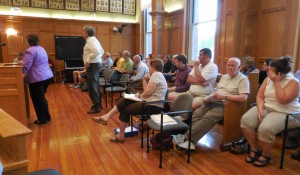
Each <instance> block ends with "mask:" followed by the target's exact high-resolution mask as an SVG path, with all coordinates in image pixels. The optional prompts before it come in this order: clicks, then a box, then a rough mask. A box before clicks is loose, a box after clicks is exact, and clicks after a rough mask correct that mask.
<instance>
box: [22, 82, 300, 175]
mask: <svg viewBox="0 0 300 175" xmlns="http://www.w3.org/2000/svg"><path fill="white" fill-rule="evenodd" d="M47 99H48V103H49V108H50V113H51V115H52V120H51V122H49V123H47V124H45V125H42V126H37V125H33V124H32V123H33V121H34V120H35V119H36V117H35V113H34V109H33V107H32V104H31V117H30V123H31V124H30V125H29V128H30V129H32V131H33V133H32V134H30V135H29V136H28V137H27V154H28V160H29V166H28V170H29V172H31V171H34V170H39V169H45V168H53V169H56V170H58V171H60V172H61V173H62V174H63V175H98V174H99V175H100V174H101V175H102V174H123V173H124V174H147V175H148V174H157V173H164V174H218V175H219V174H246V173H247V174H251V175H252V174H258V175H261V174H289V175H292V174H299V172H300V162H298V161H295V160H292V159H291V158H290V155H291V154H292V153H293V152H295V150H287V151H286V159H285V162H284V169H283V170H280V169H279V161H280V149H281V141H282V140H281V138H280V137H278V138H277V140H276V143H275V146H274V148H273V150H272V161H271V163H270V165H269V166H267V167H264V168H257V167H254V166H253V165H251V164H247V163H245V161H244V158H245V156H246V155H245V154H243V155H234V154H231V153H230V152H221V151H220V149H219V144H220V141H221V129H220V128H221V126H216V127H215V128H214V129H212V130H211V131H210V132H209V133H208V134H206V135H205V137H203V138H202V139H201V140H200V141H199V142H198V144H197V147H196V151H195V152H193V153H192V154H191V163H190V164H188V163H186V158H187V154H186V152H180V151H177V150H171V151H166V152H163V168H162V169H160V168H159V167H158V163H159V152H158V151H155V150H151V151H150V153H147V152H146V148H140V137H138V136H135V137H133V138H128V139H126V141H125V142H124V143H112V142H110V141H109V139H110V138H111V137H112V136H113V129H114V128H116V127H117V124H118V116H114V117H112V119H111V120H110V121H109V123H108V125H107V126H103V125H101V124H98V123H95V122H93V121H92V120H91V117H92V116H97V115H101V114H104V113H106V112H107V111H108V110H110V104H109V105H108V107H105V106H104V105H103V110H102V112H101V113H100V114H93V115H88V114H87V111H88V110H89V108H90V105H91V102H90V99H89V96H88V93H87V92H81V91H80V90H79V89H73V88H70V87H69V85H68V84H61V83H56V84H51V85H50V86H49V89H48V92H47ZM103 99H104V98H103ZM103 104H104V100H103Z"/></svg>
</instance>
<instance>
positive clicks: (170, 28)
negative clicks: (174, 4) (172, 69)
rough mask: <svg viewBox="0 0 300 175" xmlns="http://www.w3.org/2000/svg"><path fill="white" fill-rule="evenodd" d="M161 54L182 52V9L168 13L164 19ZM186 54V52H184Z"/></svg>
mask: <svg viewBox="0 0 300 175" xmlns="http://www.w3.org/2000/svg"><path fill="white" fill-rule="evenodd" d="M162 39H163V54H171V55H173V54H182V53H184V51H183V50H182V48H181V46H182V42H183V10H182V9H181V10H176V11H173V12H170V13H168V14H167V15H166V16H165V19H164V32H163V36H162ZM185 54H187V53H185Z"/></svg>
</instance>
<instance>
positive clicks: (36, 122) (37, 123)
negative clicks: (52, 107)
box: [33, 120, 47, 125]
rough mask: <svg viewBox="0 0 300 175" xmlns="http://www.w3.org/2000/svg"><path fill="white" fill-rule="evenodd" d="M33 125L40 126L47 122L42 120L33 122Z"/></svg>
mask: <svg viewBox="0 0 300 175" xmlns="http://www.w3.org/2000/svg"><path fill="white" fill-rule="evenodd" d="M33 123H34V124H36V125H42V124H45V123H47V122H46V121H43V120H35V121H34V122H33Z"/></svg>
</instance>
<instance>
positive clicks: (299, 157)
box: [291, 151, 300, 161]
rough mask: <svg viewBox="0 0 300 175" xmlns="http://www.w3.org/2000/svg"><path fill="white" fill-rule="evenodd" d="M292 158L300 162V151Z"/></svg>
mask: <svg viewBox="0 0 300 175" xmlns="http://www.w3.org/2000/svg"><path fill="white" fill-rule="evenodd" d="M291 158H292V159H295V160H299V161H300V151H297V152H295V153H294V154H292V155H291Z"/></svg>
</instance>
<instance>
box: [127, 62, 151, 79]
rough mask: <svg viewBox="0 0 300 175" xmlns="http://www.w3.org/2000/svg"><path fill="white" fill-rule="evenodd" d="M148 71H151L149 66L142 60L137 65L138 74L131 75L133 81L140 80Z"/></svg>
mask: <svg viewBox="0 0 300 175" xmlns="http://www.w3.org/2000/svg"><path fill="white" fill-rule="evenodd" d="M147 73H149V68H148V66H147V65H146V64H145V63H144V62H143V61H140V62H139V64H138V66H137V70H136V74H135V75H134V76H132V77H131V80H132V81H139V80H141V79H142V78H143V77H144V76H145V75H146V74H147Z"/></svg>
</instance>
